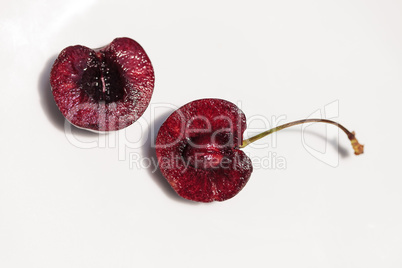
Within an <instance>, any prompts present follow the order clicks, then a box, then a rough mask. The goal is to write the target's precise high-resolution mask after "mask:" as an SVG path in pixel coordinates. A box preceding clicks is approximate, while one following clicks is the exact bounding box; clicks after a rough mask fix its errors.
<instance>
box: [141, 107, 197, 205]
mask: <svg viewBox="0 0 402 268" xmlns="http://www.w3.org/2000/svg"><path fill="white" fill-rule="evenodd" d="M170 114H171V111H170V112H166V113H164V114H162V115H161V116H159V117H158V118H156V119H155V120H154V121H153V122H151V124H150V125H149V127H148V130H147V132H146V137H147V140H146V142H145V144H144V145H143V146H142V154H143V156H144V157H147V158H148V159H151V161H150V162H151V163H152V164H151V166H150V167H149V168H148V173H149V175H150V176H151V178H152V179H153V181H154V182H155V183H156V184H157V185H158V186H159V187H160V188H161V190H162V192H164V193H165V194H166V195H167V196H168V197H169V198H171V199H172V200H174V201H177V202H180V203H185V204H189V205H199V204H200V203H198V202H194V201H191V200H188V199H185V198H182V197H180V196H179V195H178V194H177V193H176V192H175V191H174V190H173V188H172V187H171V186H170V184H169V183H168V182H167V180H166V179H165V177H163V175H162V172H161V171H160V169H159V167H157V166H156V165H158V161H157V158H156V150H155V140H156V135H157V134H158V131H159V128H160V127H161V126H162V124H163V122H165V120H166V119H167V118H168V117H169V115H170Z"/></svg>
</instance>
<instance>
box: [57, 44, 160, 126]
mask: <svg viewBox="0 0 402 268" xmlns="http://www.w3.org/2000/svg"><path fill="white" fill-rule="evenodd" d="M154 81H155V79H154V70H153V67H152V64H151V61H150V60H149V58H148V56H147V54H146V53H145V51H144V49H143V48H142V47H141V46H140V45H139V44H138V43H137V42H136V41H134V40H132V39H130V38H116V39H114V40H113V41H112V42H111V43H110V44H109V45H107V46H105V47H102V48H98V49H90V48H87V47H85V46H81V45H76V46H70V47H67V48H65V49H64V50H63V51H62V52H61V53H60V54H59V56H58V58H57V59H56V61H55V62H54V64H53V67H52V70H51V73H50V85H51V87H52V93H53V96H54V99H55V101H56V104H57V106H58V107H59V109H60V111H61V113H62V114H63V115H64V117H65V118H66V119H67V120H68V121H70V122H71V123H72V124H73V125H75V126H77V127H80V128H85V129H89V130H94V131H111V130H119V129H122V128H125V127H127V126H129V125H131V124H132V123H134V122H135V121H136V120H137V119H138V118H139V117H140V116H141V115H142V114H143V113H144V111H145V110H146V108H147V106H148V104H149V102H150V100H151V96H152V93H153V89H154Z"/></svg>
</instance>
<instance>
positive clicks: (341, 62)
mask: <svg viewBox="0 0 402 268" xmlns="http://www.w3.org/2000/svg"><path fill="white" fill-rule="evenodd" d="M1 2H2V3H1V10H0V39H1V42H0V48H1V62H0V75H1V80H0V81H1V97H0V126H1V134H0V135H1V136H0V137H1V149H0V167H1V169H0V267H5V268H11V267H32V268H34V267H41V268H44V267H52V268H53V267H58V268H62V267H68V268H71V267H83V268H84V267H85V268H88V267H96V268H102V267H113V268H115V267H268V266H270V267H321V268H322V267H343V268H347V267H402V255H401V252H402V181H401V178H402V176H401V171H400V168H401V164H400V149H401V146H400V139H401V136H400V133H401V130H402V129H401V126H400V106H401V105H400V102H401V98H400V97H401V94H400V92H401V89H402V75H401V74H402V34H401V33H402V2H401V1H391V0H385V1H378V0H377V1H374V0H368V1H358V0H353V1H351V0H348V1H343V0H342V1H247V2H246V1H198V2H195V1H162V0H160V1H125V2H124V1H110V2H106V1H93V0H70V1H5V0H3V1H1ZM120 36H127V37H131V38H133V39H135V40H136V41H138V42H139V43H140V44H141V45H142V46H143V47H144V49H145V50H146V51H147V53H148V56H149V57H150V59H151V61H152V63H153V66H154V69H155V75H156V85H155V90H154V95H153V98H152V107H151V106H150V107H149V108H148V109H147V111H146V112H145V114H144V116H143V117H142V119H141V120H140V122H136V123H135V124H133V125H132V126H130V127H129V128H127V129H126V130H124V131H120V132H118V133H112V134H110V135H108V136H98V135H96V134H91V133H87V132H86V131H78V130H76V129H73V133H72V134H71V133H70V134H68V133H67V134H65V129H64V121H63V118H62V116H61V115H60V113H59V111H58V110H57V108H56V106H55V104H54V103H53V99H52V96H51V94H50V88H49V82H48V75H49V71H50V68H51V65H52V63H53V61H54V59H55V56H57V54H58V53H59V52H60V51H61V50H62V49H63V48H65V47H67V46H69V45H75V44H82V45H86V46H88V47H92V48H96V47H100V46H103V45H106V44H107V43H109V42H110V41H112V40H113V38H115V37H120ZM204 97H216V98H223V99H226V100H229V101H232V102H234V103H238V104H239V105H241V108H242V110H243V111H244V113H245V114H246V116H247V117H248V118H249V119H255V120H251V121H250V120H249V121H248V124H249V128H250V129H251V128H268V127H269V126H266V124H265V123H264V121H262V120H261V118H266V119H267V120H268V121H269V122H271V120H272V118H275V117H282V118H283V117H284V116H285V117H286V120H284V121H281V122H283V123H284V122H285V121H286V122H287V121H291V120H297V119H302V118H305V117H309V116H310V115H312V114H314V115H315V116H317V115H320V111H323V110H324V109H325V107H330V109H329V113H330V115H331V117H333V119H334V120H336V121H339V122H341V123H343V124H344V125H345V126H346V127H348V128H350V129H351V130H356V132H357V138H358V139H359V140H360V141H361V142H362V143H364V144H365V145H366V147H365V148H366V151H365V154H364V155H361V156H354V155H353V152H352V149H351V147H350V144H349V141H348V140H347V138H346V136H345V135H344V134H343V133H342V132H339V135H338V131H337V130H336V129H334V127H326V126H325V125H317V124H316V125H313V126H311V127H309V128H308V131H307V129H306V131H305V132H303V133H304V134H302V132H301V127H295V128H293V129H289V130H285V131H283V132H281V133H278V135H277V136H275V137H276V138H275V139H272V138H268V137H267V138H266V140H264V141H262V142H260V143H259V144H260V145H265V146H268V147H267V148H249V147H247V148H245V149H244V150H245V151H246V152H247V153H248V154H250V156H251V157H254V158H255V159H262V158H264V157H265V159H267V157H269V155H271V158H272V157H273V158H275V157H276V159H282V160H285V162H286V166H285V168H283V169H280V168H278V167H277V166H276V165H272V163H271V166H268V167H267V166H266V167H265V168H263V167H256V166H255V168H254V172H253V174H252V176H251V178H250V181H249V183H248V184H247V185H246V187H245V188H244V189H243V190H242V191H241V192H240V193H239V194H238V195H237V196H236V197H234V198H233V199H230V200H228V201H225V202H222V203H219V202H215V203H211V204H198V203H193V202H189V201H186V200H183V199H181V198H179V197H178V196H177V195H176V194H175V193H174V192H173V191H172V190H171V189H170V187H169V185H168V184H167V183H166V182H165V180H164V179H163V178H162V177H161V175H160V173H158V172H155V173H152V171H151V170H150V168H145V167H140V166H139V165H137V164H141V163H138V161H139V160H137V163H136V162H135V161H132V160H133V159H137V157H138V159H140V158H139V157H141V159H145V158H146V157H150V156H153V155H154V153H153V149H152V148H151V145H152V142H153V140H154V138H155V137H154V133H155V132H156V131H157V129H158V127H159V126H160V125H161V123H162V122H163V120H164V119H165V118H166V117H167V116H168V114H169V113H170V112H171V111H172V110H169V109H163V108H160V105H162V104H163V103H165V104H166V103H168V104H171V105H174V106H181V105H184V104H185V103H187V102H190V101H192V100H195V99H199V98H204ZM328 105H329V106H328ZM334 105H335V106H334ZM321 115H322V116H325V114H323V113H321ZM328 116H329V115H327V117H328ZM334 116H335V117H334ZM148 123H153V127H148V126H147V125H148ZM67 126H69V125H68V124H67ZM254 133H256V131H253V133H251V132H247V133H246V136H250V135H251V134H254ZM338 136H339V146H340V147H339V148H338V146H337V143H336V140H337V137H338ZM303 141H305V144H304V143H303ZM327 141H329V142H327ZM84 145H85V146H87V147H89V148H87V149H85V148H83V147H84ZM127 147H133V148H127ZM134 147H136V148H134ZM311 149H314V150H317V151H318V152H320V153H319V154H317V153H315V154H316V156H313V155H312V154H311V152H312V150H311ZM269 152H271V153H269ZM273 153H274V154H273ZM130 157H131V160H130ZM270 161H271V162H272V161H274V160H273V159H271V160H270ZM142 164H144V165H145V164H147V163H146V162H144V161H142Z"/></svg>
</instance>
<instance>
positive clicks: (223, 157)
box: [156, 99, 363, 202]
mask: <svg viewBox="0 0 402 268" xmlns="http://www.w3.org/2000/svg"><path fill="white" fill-rule="evenodd" d="M308 122H322V123H328V124H332V125H335V126H337V127H339V128H340V129H341V130H343V131H344V132H345V133H346V134H347V135H348V138H349V139H350V141H351V143H352V146H353V149H354V150H355V154H361V153H363V145H360V144H359V143H358V141H357V139H356V138H355V135H354V132H349V131H348V130H347V129H346V128H344V127H343V126H342V125H340V124H338V123H336V122H333V121H330V120H325V119H306V120H299V121H295V122H292V123H288V124H284V125H281V126H278V127H275V128H273V129H270V130H267V131H265V132H263V133H261V134H259V135H256V136H254V137H252V138H250V139H246V140H243V132H244V131H245V129H246V117H245V115H244V113H243V112H242V111H241V110H240V109H239V108H238V107H237V106H236V105H234V104H233V103H231V102H228V101H225V100H221V99H201V100H196V101H193V102H190V103H188V104H186V105H184V106H182V107H181V108H180V109H178V110H176V111H175V112H173V113H172V114H171V115H170V116H169V118H168V119H167V120H166V121H165V122H164V123H163V124H162V126H161V128H160V129H159V132H158V135H157V138H156V155H157V158H158V163H159V168H160V170H161V172H162V174H163V176H164V177H165V178H166V179H167V181H168V182H169V184H170V185H171V186H172V188H173V189H174V190H175V191H176V192H177V193H178V194H179V195H180V196H181V197H183V198H186V199H189V200H193V201H198V202H212V201H224V200H227V199H229V198H232V197H233V196H235V195H236V194H238V193H239V192H240V190H241V189H242V188H243V187H244V186H245V185H246V183H247V181H248V180H249V178H250V175H251V173H252V171H253V167H252V163H251V160H250V159H249V158H248V157H247V156H246V155H245V154H244V152H243V151H241V150H240V149H241V148H243V147H245V146H247V145H248V144H250V143H251V142H254V141H256V140H258V139H260V138H262V137H265V136H267V135H269V134H271V133H273V132H276V131H278V130H281V129H284V128H287V127H290V126H294V125H298V124H303V123H308Z"/></svg>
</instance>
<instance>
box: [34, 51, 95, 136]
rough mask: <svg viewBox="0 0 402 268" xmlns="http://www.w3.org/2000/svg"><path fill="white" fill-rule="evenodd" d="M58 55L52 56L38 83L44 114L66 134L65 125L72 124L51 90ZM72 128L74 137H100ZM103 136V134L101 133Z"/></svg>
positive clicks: (93, 133)
mask: <svg viewBox="0 0 402 268" xmlns="http://www.w3.org/2000/svg"><path fill="white" fill-rule="evenodd" d="M57 56H58V55H54V56H52V57H51V58H50V59H49V60H48V61H47V62H46V63H45V66H44V67H43V70H42V72H41V74H40V76H39V81H38V92H39V97H40V103H41V106H42V109H43V112H44V113H45V114H46V116H47V117H48V119H49V121H50V123H52V125H53V126H54V127H55V128H57V129H58V130H60V131H62V132H64V124H70V122H68V121H67V120H65V118H64V116H63V114H62V113H61V112H60V110H59V108H58V107H57V105H56V102H55V101H54V98H53V94H52V90H51V88H50V81H49V78H50V70H51V69H52V66H53V63H54V61H55V60H56V59H57ZM70 125H71V126H72V132H73V133H74V135H77V136H82V137H94V136H98V135H100V133H97V132H91V131H88V130H85V129H81V128H77V127H76V126H74V125H72V124H70ZM101 134H102V133H101Z"/></svg>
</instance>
